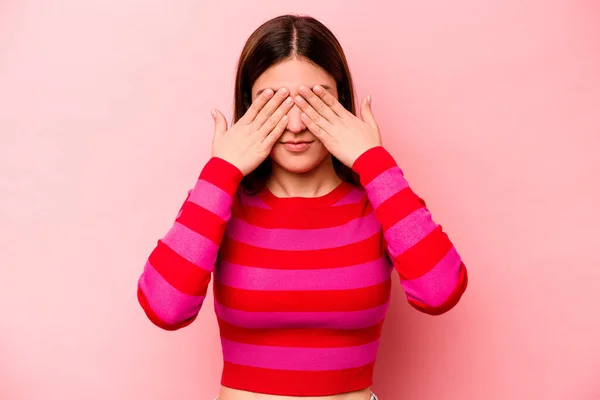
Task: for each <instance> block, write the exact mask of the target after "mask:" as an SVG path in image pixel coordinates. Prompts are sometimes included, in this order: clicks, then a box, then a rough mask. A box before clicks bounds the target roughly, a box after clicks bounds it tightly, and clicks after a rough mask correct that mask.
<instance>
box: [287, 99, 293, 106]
mask: <svg viewBox="0 0 600 400" xmlns="http://www.w3.org/2000/svg"><path fill="white" fill-rule="evenodd" d="M292 101H293V99H292V98H291V97H288V98H287V99H285V104H287V105H290V104H292Z"/></svg>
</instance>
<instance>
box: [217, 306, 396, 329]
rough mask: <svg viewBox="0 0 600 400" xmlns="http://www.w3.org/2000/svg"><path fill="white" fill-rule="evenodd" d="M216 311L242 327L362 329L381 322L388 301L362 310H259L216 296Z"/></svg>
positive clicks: (231, 322)
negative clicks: (236, 307) (227, 302)
mask: <svg viewBox="0 0 600 400" xmlns="http://www.w3.org/2000/svg"><path fill="white" fill-rule="evenodd" d="M214 303H215V312H216V314H217V316H218V317H219V318H220V319H222V320H223V321H225V322H228V323H230V324H232V325H236V326H239V327H242V328H256V329H263V328H264V329H270V328H299V327H307V326H310V327H311V328H325V329H361V328H368V327H370V326H373V325H375V324H378V323H379V322H381V321H382V320H383V318H384V317H385V313H386V312H387V309H388V306H389V302H387V303H385V304H382V305H380V306H378V307H375V308H371V309H368V310H363V311H335V312H258V311H254V312H253V311H240V310H234V309H232V308H227V307H225V306H223V305H221V304H219V303H218V302H217V301H216V300H215V302H214Z"/></svg>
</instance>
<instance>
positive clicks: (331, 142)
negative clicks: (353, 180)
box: [295, 85, 382, 168]
mask: <svg viewBox="0 0 600 400" xmlns="http://www.w3.org/2000/svg"><path fill="white" fill-rule="evenodd" d="M298 92H299V93H300V95H298V96H296V98H295V102H296V104H297V105H298V107H300V109H301V110H302V115H301V116H302V121H304V123H305V124H306V127H307V128H308V129H309V130H310V131H311V132H312V133H313V134H314V135H315V136H316V137H317V138H318V139H319V140H320V141H321V142H323V145H324V146H325V147H326V148H327V150H329V152H330V153H331V154H332V155H333V156H334V157H335V158H337V159H338V160H340V161H341V162H342V163H344V164H345V165H346V166H348V167H349V168H352V165H353V164H354V161H356V159H357V158H358V157H359V156H360V155H361V154H363V153H364V152H365V151H367V150H369V149H371V148H373V147H377V146H381V145H382V143H381V135H380V133H379V127H378V126H377V122H376V121H375V117H374V116H373V112H372V111H371V101H370V97H366V98H365V99H363V101H362V103H361V106H360V115H361V118H358V117H357V116H355V115H354V114H352V113H351V112H350V111H348V110H346V109H345V108H344V106H343V105H342V104H340V102H339V101H338V100H337V99H336V98H335V97H333V95H332V94H331V93H329V92H328V91H327V90H325V89H324V88H323V87H322V86H319V85H317V86H314V87H313V90H310V89H309V88H308V87H306V86H304V85H302V86H300V87H299V88H298Z"/></svg>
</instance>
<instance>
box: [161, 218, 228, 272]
mask: <svg viewBox="0 0 600 400" xmlns="http://www.w3.org/2000/svg"><path fill="white" fill-rule="evenodd" d="M162 241H163V242H164V243H165V244H166V245H167V246H169V247H170V248H171V249H172V250H173V251H174V252H175V253H177V254H179V255H180V256H182V257H183V258H185V259H186V260H188V261H190V262H191V263H193V264H195V265H197V266H198V267H200V268H202V269H204V270H206V271H207V272H211V271H212V270H213V269H214V266H215V261H216V260H217V253H218V251H219V247H218V246H217V245H216V244H215V243H213V242H212V241H211V240H209V239H207V238H205V237H204V236H202V235H200V234H199V233H196V232H194V231H193V230H191V229H190V228H188V227H186V226H185V225H182V224H180V223H179V222H175V223H174V224H173V226H172V228H171V229H169V231H168V232H167V234H166V235H165V237H164V238H163V240H162Z"/></svg>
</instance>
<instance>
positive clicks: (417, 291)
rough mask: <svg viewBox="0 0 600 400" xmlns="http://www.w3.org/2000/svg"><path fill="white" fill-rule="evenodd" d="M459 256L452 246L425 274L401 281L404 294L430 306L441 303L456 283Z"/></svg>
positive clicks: (459, 261) (458, 270) (458, 272)
mask: <svg viewBox="0 0 600 400" xmlns="http://www.w3.org/2000/svg"><path fill="white" fill-rule="evenodd" d="M460 265H461V258H460V256H459V254H458V252H457V251H456V249H455V248H454V247H452V249H450V251H449V252H448V253H447V254H446V255H445V256H444V258H442V259H441V260H440V262H438V263H437V265H436V266H435V267H433V268H432V269H431V271H429V272H427V273H426V274H425V275H423V276H420V277H419V278H416V279H411V280H409V281H402V287H403V288H404V291H405V292H406V295H407V296H409V297H411V298H413V299H415V300H418V301H420V302H422V303H424V304H426V305H428V306H430V307H437V306H439V305H441V304H443V303H444V302H445V301H446V300H447V299H448V297H450V295H451V294H452V292H453V291H454V289H455V288H456V285H457V284H458V277H459V275H460Z"/></svg>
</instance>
